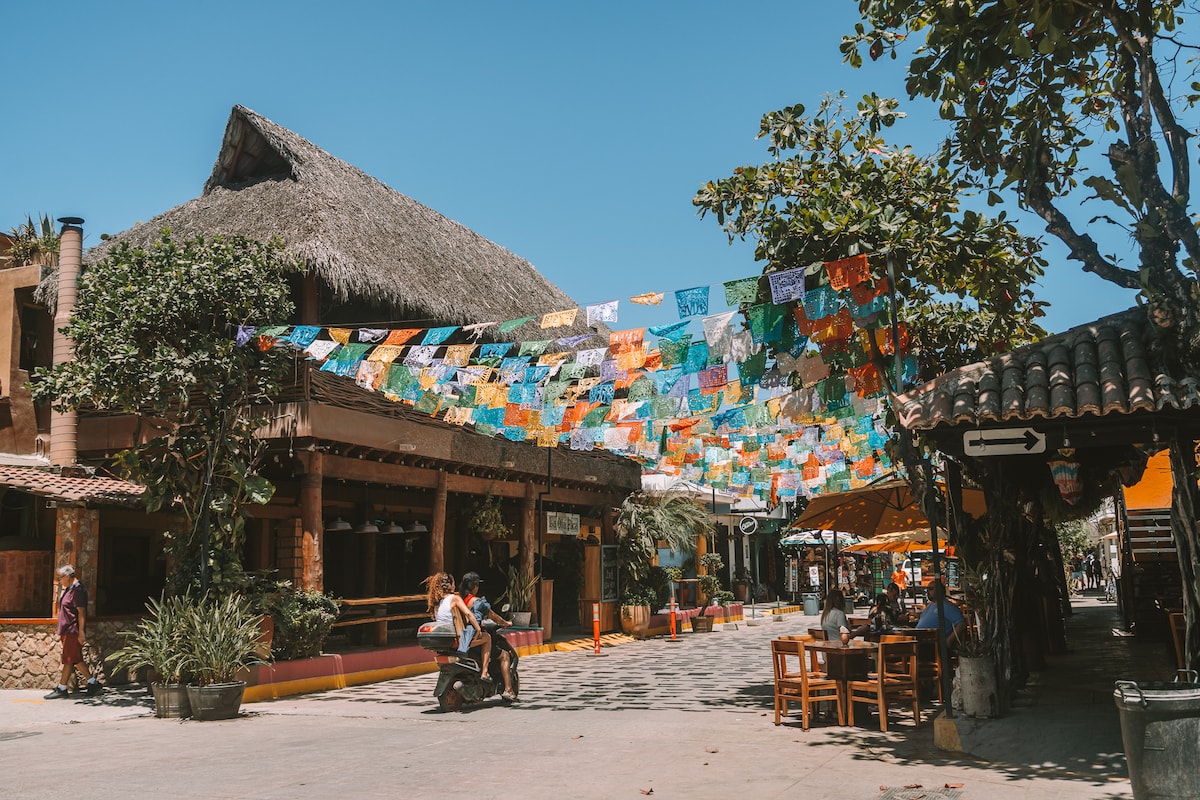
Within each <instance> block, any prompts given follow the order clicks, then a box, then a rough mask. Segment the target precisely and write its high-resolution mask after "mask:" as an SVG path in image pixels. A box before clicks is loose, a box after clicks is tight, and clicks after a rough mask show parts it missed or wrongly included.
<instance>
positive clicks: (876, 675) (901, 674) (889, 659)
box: [846, 641, 921, 731]
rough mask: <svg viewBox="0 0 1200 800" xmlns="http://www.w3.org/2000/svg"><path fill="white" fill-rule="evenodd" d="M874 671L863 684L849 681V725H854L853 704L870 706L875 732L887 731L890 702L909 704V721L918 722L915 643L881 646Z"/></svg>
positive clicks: (895, 643)
mask: <svg viewBox="0 0 1200 800" xmlns="http://www.w3.org/2000/svg"><path fill="white" fill-rule="evenodd" d="M875 666H876V668H875V671H874V672H872V673H871V674H870V675H868V676H867V679H866V680H862V681H850V682H849V683H848V685H847V688H848V690H849V696H848V697H847V698H846V701H847V702H846V704H847V705H848V706H849V707H850V724H851V725H853V724H854V703H855V701H862V702H868V703H874V704H875V705H876V706H877V707H878V709H879V730H881V731H887V707H888V703H889V702H890V701H897V700H898V701H905V702H911V703H912V710H913V719H914V720H915V721H916V722H917V723H920V722H921V708H920V704H919V699H918V694H917V643H916V641H907V642H881V643H880V645H879V656H878V662H877V663H876V665H875Z"/></svg>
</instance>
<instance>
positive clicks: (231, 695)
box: [180, 594, 264, 719]
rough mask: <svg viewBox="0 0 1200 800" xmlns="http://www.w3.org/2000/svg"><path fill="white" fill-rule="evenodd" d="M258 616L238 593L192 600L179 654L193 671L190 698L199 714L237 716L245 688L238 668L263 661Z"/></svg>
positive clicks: (184, 665)
mask: <svg viewBox="0 0 1200 800" xmlns="http://www.w3.org/2000/svg"><path fill="white" fill-rule="evenodd" d="M258 617H259V615H258V614H255V613H254V611H253V610H252V609H251V608H250V604H249V602H247V601H246V600H245V599H244V598H243V597H240V596H239V595H235V594H230V595H227V596H225V597H224V598H221V599H210V598H208V597H205V598H202V599H201V600H199V601H195V602H190V603H188V604H187V607H186V610H185V613H184V614H183V618H182V626H181V627H182V631H181V633H180V635H181V637H182V641H181V659H180V660H181V662H182V668H183V669H185V670H186V671H187V672H188V673H189V674H190V675H191V683H189V684H188V702H189V703H190V704H191V706H192V716H193V717H194V718H195V719H232V718H233V717H235V716H237V713H238V709H239V708H241V705H242V694H243V693H244V692H245V689H246V682H245V681H242V680H237V674H238V672H240V671H241V670H243V669H246V668H247V667H251V666H254V665H255V664H262V663H264V659H263V658H262V656H261V655H260V654H259V635H260V633H261V631H260V628H259V623H258Z"/></svg>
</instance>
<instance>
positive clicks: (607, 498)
mask: <svg viewBox="0 0 1200 800" xmlns="http://www.w3.org/2000/svg"><path fill="white" fill-rule="evenodd" d="M315 452H319V451H315ZM313 455H314V452H311V451H308V450H301V451H300V452H298V453H296V457H297V458H298V459H299V460H300V463H301V464H307V463H308V462H309V461H310V460H311V458H312V456H313ZM322 462H323V464H324V467H323V472H324V475H325V477H327V478H335V479H341V480H346V481H355V482H361V483H382V484H390V485H393V486H408V487H413V488H420V489H436V488H437V487H438V482H439V480H440V478H439V475H445V476H446V489H447V490H448V491H451V492H457V493H459V494H478V495H485V494H487V493H488V492H489V491H490V492H491V493H492V494H493V495H495V496H497V497H508V498H512V499H518V498H522V497H524V496H525V493H526V484H525V483H521V482H518V481H505V480H492V479H490V478H475V477H472V476H470V475H458V474H450V473H446V472H445V470H441V469H428V468H424V467H409V466H404V465H402V464H384V463H381V462H379V461H369V460H367V459H365V458H346V457H345V456H334V455H328V454H323V455H322ZM624 497H625V495H624V494H620V493H616V492H612V491H611V490H609V491H597V492H586V491H582V490H579V489H570V488H567V487H564V486H556V487H554V488H553V489H552V490H551V492H550V494H548V495H547V496H546V497H545V498H544V500H543V501H544V502H547V503H563V504H566V505H576V506H596V505H605V504H615V503H618V502H620V501H621V500H622V499H624Z"/></svg>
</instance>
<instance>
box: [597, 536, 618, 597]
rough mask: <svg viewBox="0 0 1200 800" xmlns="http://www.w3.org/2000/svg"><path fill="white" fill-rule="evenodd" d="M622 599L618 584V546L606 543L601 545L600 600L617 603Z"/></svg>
mask: <svg viewBox="0 0 1200 800" xmlns="http://www.w3.org/2000/svg"><path fill="white" fill-rule="evenodd" d="M619 599H620V587H618V586H617V546H616V545H615V544H606V545H602V546H601V547H600V602H602V603H615V602H617V601H618V600H619Z"/></svg>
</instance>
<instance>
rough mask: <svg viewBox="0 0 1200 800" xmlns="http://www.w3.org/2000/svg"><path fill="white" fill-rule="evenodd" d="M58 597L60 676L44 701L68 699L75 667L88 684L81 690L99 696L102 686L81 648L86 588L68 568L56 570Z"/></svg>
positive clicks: (72, 570) (85, 633) (86, 598)
mask: <svg viewBox="0 0 1200 800" xmlns="http://www.w3.org/2000/svg"><path fill="white" fill-rule="evenodd" d="M56 577H57V580H58V585H59V589H60V590H61V594H60V595H59V597H58V603H57V604H56V605H57V606H58V636H59V638H60V639H61V640H62V676H61V677H60V678H59V682H58V686H56V687H54V691H52V692H51V693H50V694H48V695H46V699H47V700H60V699H63V698H65V697H67V681H69V680H70V679H71V672H72V671H73V670H75V669H76V668H78V670H79V674H80V675H82V676H83V678H84V680H85V681H87V683H86V688H85V689H84V690H83V691H84V692H86V693H87V695H88V696H89V697H90V696H92V695H97V694H100V692H102V691H103V687H102V686H101V685H100V682H99V681H97V680H96V676H95V675H93V674H92V673H91V670H89V669H88V665H87V663H86V662H85V661H84V660H83V646H84V645H85V644H87V625H86V623H87V601H88V596H87V589H85V588H83V584H82V583H80V582H79V581H78V580H77V579H76V578H75V568H74V567H72V566H71V565H69V564H68V565H67V566H65V567H59V568H58V572H57V573H56Z"/></svg>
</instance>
